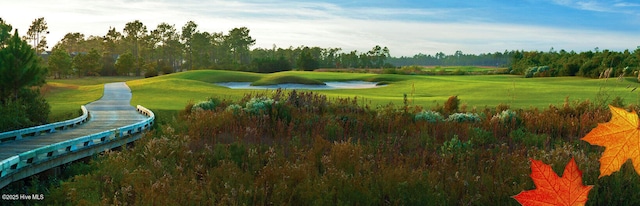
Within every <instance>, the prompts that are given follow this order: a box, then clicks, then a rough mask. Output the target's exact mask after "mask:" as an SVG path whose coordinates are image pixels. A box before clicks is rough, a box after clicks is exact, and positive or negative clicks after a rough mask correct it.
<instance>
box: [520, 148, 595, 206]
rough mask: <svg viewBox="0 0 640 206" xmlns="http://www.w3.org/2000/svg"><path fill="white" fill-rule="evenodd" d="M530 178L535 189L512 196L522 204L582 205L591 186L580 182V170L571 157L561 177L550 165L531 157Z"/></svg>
mask: <svg viewBox="0 0 640 206" xmlns="http://www.w3.org/2000/svg"><path fill="white" fill-rule="evenodd" d="M531 179H532V180H533V184H535V185H536V189H535V190H527V191H522V192H520V194H517V195H515V196H513V198H515V199H516V200H517V201H518V202H519V203H520V204H522V205H584V204H585V203H586V202H587V196H588V195H589V190H591V188H592V187H593V185H589V186H585V185H583V184H582V172H581V171H580V170H579V169H578V165H577V164H576V161H575V160H574V159H573V158H571V161H569V163H568V164H567V166H566V167H565V168H564V172H563V174H562V177H558V175H556V173H555V172H553V169H551V166H549V165H546V164H544V163H543V162H542V161H538V160H534V159H531Z"/></svg>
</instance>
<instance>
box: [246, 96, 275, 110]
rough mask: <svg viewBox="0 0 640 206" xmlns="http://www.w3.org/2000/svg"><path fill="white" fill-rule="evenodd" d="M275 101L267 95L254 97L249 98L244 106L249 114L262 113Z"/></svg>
mask: <svg viewBox="0 0 640 206" xmlns="http://www.w3.org/2000/svg"><path fill="white" fill-rule="evenodd" d="M273 103H275V101H274V100H273V99H271V98H267V97H254V98H251V100H249V101H248V102H247V104H246V106H245V108H244V110H245V111H247V112H248V113H250V114H264V113H266V112H267V111H268V110H270V109H271V106H272V105H273Z"/></svg>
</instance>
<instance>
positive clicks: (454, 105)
mask: <svg viewBox="0 0 640 206" xmlns="http://www.w3.org/2000/svg"><path fill="white" fill-rule="evenodd" d="M459 106H460V99H458V96H457V95H456V96H450V97H449V99H447V101H446V102H445V103H444V111H445V112H446V113H453V112H457V111H458V107H459Z"/></svg>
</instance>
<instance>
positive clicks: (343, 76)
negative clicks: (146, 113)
mask: <svg viewBox="0 0 640 206" xmlns="http://www.w3.org/2000/svg"><path fill="white" fill-rule="evenodd" d="M282 75H286V76H299V77H304V78H307V79H314V80H318V81H349V80H364V81H377V82H381V81H382V82H385V83H388V85H387V86H385V87H380V88H373V89H343V90H322V91H316V92H319V93H323V94H326V95H327V96H328V97H330V98H336V97H355V96H357V97H358V99H359V101H362V102H364V103H368V104H371V105H373V106H375V105H386V104H388V103H393V104H396V105H401V104H402V102H403V96H404V94H407V97H408V100H409V101H411V103H412V104H416V105H422V106H423V107H426V108H429V107H431V106H434V105H436V104H440V105H442V103H443V102H444V101H445V100H446V99H447V98H448V97H450V96H453V95H458V97H459V98H460V99H461V101H462V102H461V103H462V104H467V106H468V108H472V107H474V106H475V107H477V108H483V107H484V106H489V107H494V106H495V105H497V104H500V103H504V104H509V105H511V106H512V107H513V108H529V107H538V108H544V107H548V106H549V105H550V104H556V105H557V104H561V103H562V102H564V99H565V98H566V97H569V99H570V100H571V101H574V100H578V101H583V100H586V99H589V100H591V101H594V100H595V99H596V98H597V96H598V94H599V93H600V94H601V95H600V97H605V96H607V95H609V96H610V97H609V101H611V100H612V99H613V98H614V97H615V96H620V97H622V98H624V102H625V103H637V102H638V94H637V93H635V92H636V91H634V92H631V90H632V89H633V88H635V87H636V86H637V85H638V83H636V82H633V78H629V79H626V80H623V81H617V80H615V79H608V80H603V79H586V78H580V77H558V78H530V79H526V78H522V77H520V76H515V75H475V76H474V75H467V76H448V75H446V76H419V75H395V74H361V73H331V72H300V71H291V72H281V73H275V74H254V73H245V72H231V71H211V70H207V71H190V72H182V73H177V74H171V75H165V76H161V77H156V78H150V79H139V80H133V81H128V82H127V84H128V85H129V86H130V87H131V89H132V91H133V100H132V104H134V105H135V104H141V105H144V106H146V107H148V108H151V109H154V108H155V109H163V110H180V109H183V108H184V106H185V104H186V103H187V102H189V101H200V100H204V99H206V98H208V97H217V98H220V99H232V100H237V99H239V98H241V97H242V96H243V95H244V94H245V93H246V92H261V91H264V90H232V89H227V88H224V87H220V86H217V85H215V84H211V83H214V82H230V81H242V80H244V81H248V82H249V81H250V82H253V81H258V80H259V79H261V78H273V76H282ZM627 87H628V88H627ZM599 91H603V92H599ZM602 94H604V95H602Z"/></svg>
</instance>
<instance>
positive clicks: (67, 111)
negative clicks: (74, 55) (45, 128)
mask: <svg viewBox="0 0 640 206" xmlns="http://www.w3.org/2000/svg"><path fill="white" fill-rule="evenodd" d="M133 79H139V77H85V78H76V79H48V80H47V84H46V85H44V86H43V87H42V88H41V91H42V93H43V96H44V97H45V99H46V100H47V102H48V103H49V105H51V114H49V122H57V121H62V120H67V119H72V118H75V117H77V116H79V115H80V106H81V105H86V104H88V103H90V102H93V101H95V100H98V99H100V97H102V93H103V90H104V84H105V83H109V82H123V81H129V80H133Z"/></svg>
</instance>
